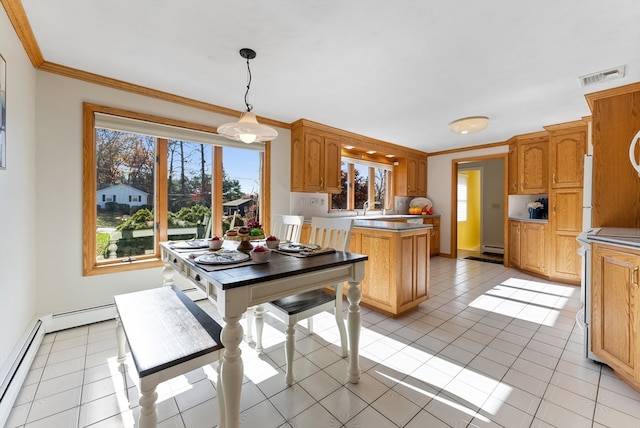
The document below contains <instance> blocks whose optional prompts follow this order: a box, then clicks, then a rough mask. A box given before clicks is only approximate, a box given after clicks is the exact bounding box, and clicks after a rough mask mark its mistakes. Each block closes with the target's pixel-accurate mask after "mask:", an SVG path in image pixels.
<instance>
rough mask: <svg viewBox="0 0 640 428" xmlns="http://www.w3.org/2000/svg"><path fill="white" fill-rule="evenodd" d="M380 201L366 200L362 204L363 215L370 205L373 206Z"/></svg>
mask: <svg viewBox="0 0 640 428" xmlns="http://www.w3.org/2000/svg"><path fill="white" fill-rule="evenodd" d="M379 203H380V202H378V201H366V202H365V203H364V204H363V205H362V208H364V215H367V211H369V208H371V207H375V206H376V205H378V204H379Z"/></svg>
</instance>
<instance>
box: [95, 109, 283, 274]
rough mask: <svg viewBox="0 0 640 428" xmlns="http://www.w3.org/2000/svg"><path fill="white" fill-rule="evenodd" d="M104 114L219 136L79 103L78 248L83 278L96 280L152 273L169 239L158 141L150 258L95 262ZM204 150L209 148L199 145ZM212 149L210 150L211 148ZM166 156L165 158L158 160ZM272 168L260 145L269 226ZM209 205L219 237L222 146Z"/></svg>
mask: <svg viewBox="0 0 640 428" xmlns="http://www.w3.org/2000/svg"><path fill="white" fill-rule="evenodd" d="M96 113H102V114H107V115H112V116H119V117H122V118H125V119H134V120H139V121H144V122H151V123H155V124H160V125H167V126H172V127H176V128H180V129H185V130H191V131H199V132H205V133H208V134H211V135H215V136H217V135H218V134H217V128H216V127H213V126H208V125H202V124H198V123H194V122H187V121H183V120H176V119H170V118H167V117H161V116H156V115H151V114H146V113H139V112H134V111H130V110H125V109H120V108H115V107H108V106H103V105H98V104H93V103H86V102H85V103H83V131H82V132H83V156H82V157H83V174H82V179H83V202H82V218H83V227H82V228H83V230H82V236H83V245H82V259H83V263H82V267H83V276H91V275H100V274H108V273H116V272H126V271H132V270H138V269H147V268H155V267H160V266H162V265H163V264H162V258H161V257H162V255H161V252H160V245H159V243H160V242H164V241H167V239H168V218H167V217H168V216H167V209H168V198H167V191H166V190H167V189H166V188H165V187H166V186H163V184H165V183H166V182H167V157H166V153H167V139H166V138H157V141H156V144H157V146H156V154H157V156H156V176H155V186H156V189H157V191H156V192H155V193H156V200H155V201H154V202H155V207H156V213H155V215H156V233H157V235H156V236H157V240H156V245H155V250H154V254H149V255H140V256H136V258H135V260H131V259H129V260H126V259H118V260H107V261H98V260H96V226H97V222H96V219H97V213H96V206H97V191H96V189H97V173H96V167H97V153H96V131H95V115H96ZM202 144H207V143H202ZM212 145H213V144H212ZM163 153H164V156H163V155H162V154H163ZM270 165H271V143H270V142H265V143H264V151H262V155H261V163H260V166H261V177H260V212H261V219H260V221H261V222H262V223H263V224H269V220H270V218H269V217H270V205H271V204H270V200H271V197H270V188H271V183H270V180H269V177H270V176H271V171H270ZM212 168H213V171H212V174H211V175H212V180H213V182H212V201H211V214H212V221H213V223H212V224H213V225H214V227H213V228H212V233H214V234H218V235H219V234H221V233H222V222H221V213H222V198H221V196H218V195H222V146H218V145H213V165H212Z"/></svg>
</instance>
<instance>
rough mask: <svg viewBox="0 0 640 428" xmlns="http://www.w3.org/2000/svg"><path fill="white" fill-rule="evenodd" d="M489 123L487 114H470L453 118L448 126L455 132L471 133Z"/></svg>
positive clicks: (480, 129)
mask: <svg viewBox="0 0 640 428" xmlns="http://www.w3.org/2000/svg"><path fill="white" fill-rule="evenodd" d="M488 125H489V118H488V117H487V116H471V117H463V118H462V119H458V120H454V121H453V122H451V123H450V124H449V128H451V130H452V131H453V132H455V133H456V134H473V133H474V132H478V131H482V130H483V129H484V128H486V127H487V126H488Z"/></svg>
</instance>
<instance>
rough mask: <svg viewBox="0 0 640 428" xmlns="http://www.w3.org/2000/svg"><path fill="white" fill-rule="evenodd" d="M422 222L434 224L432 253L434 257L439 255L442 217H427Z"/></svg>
mask: <svg viewBox="0 0 640 428" xmlns="http://www.w3.org/2000/svg"><path fill="white" fill-rule="evenodd" d="M422 223H423V224H430V225H431V226H433V229H431V243H430V245H431V249H430V253H431V256H432V257H433V256H437V255H438V254H440V217H432V218H425V219H424V220H423V221H422Z"/></svg>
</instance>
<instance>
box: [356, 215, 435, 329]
mask: <svg viewBox="0 0 640 428" xmlns="http://www.w3.org/2000/svg"><path fill="white" fill-rule="evenodd" d="M429 236H430V229H413V230H406V231H394V230H384V229H368V228H360V227H355V228H353V230H352V232H351V241H350V244H349V251H350V252H353V253H358V254H366V255H368V256H369V260H368V261H367V263H366V264H365V275H364V280H363V281H362V282H361V283H360V289H361V291H362V301H361V304H362V305H363V306H366V307H369V308H371V309H373V310H375V311H377V312H380V313H383V314H385V315H389V316H392V317H396V316H398V315H400V314H402V313H405V312H407V311H409V310H411V309H414V308H416V307H417V306H418V305H419V304H420V303H422V302H424V301H425V300H427V298H428V296H429V267H430V257H429Z"/></svg>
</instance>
